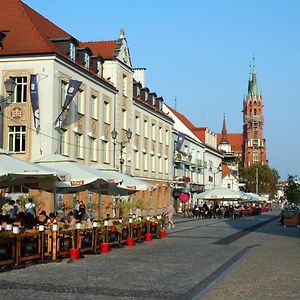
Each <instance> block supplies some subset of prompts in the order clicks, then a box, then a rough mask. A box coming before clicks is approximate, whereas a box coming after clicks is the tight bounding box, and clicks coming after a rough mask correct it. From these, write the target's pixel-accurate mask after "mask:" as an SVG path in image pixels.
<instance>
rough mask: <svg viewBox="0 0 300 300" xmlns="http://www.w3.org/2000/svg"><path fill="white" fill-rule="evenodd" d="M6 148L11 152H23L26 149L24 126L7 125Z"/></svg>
mask: <svg viewBox="0 0 300 300" xmlns="http://www.w3.org/2000/svg"><path fill="white" fill-rule="evenodd" d="M8 143H9V145H8V148H9V151H12V152H25V150H26V126H9V127H8Z"/></svg>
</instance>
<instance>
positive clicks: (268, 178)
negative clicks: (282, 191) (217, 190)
mask: <svg viewBox="0 0 300 300" xmlns="http://www.w3.org/2000/svg"><path fill="white" fill-rule="evenodd" d="M240 178H241V180H242V181H243V182H244V183H245V186H244V188H243V189H244V191H245V192H251V193H257V192H258V193H259V194H269V195H270V197H271V198H274V196H275V194H276V192H277V184H278V180H279V175H278V171H277V170H275V169H271V168H270V167H269V166H267V165H260V164H255V165H252V166H250V167H249V168H242V167H241V168H240ZM257 189H258V191H257Z"/></svg>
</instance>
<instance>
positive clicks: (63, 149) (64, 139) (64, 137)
mask: <svg viewBox="0 0 300 300" xmlns="http://www.w3.org/2000/svg"><path fill="white" fill-rule="evenodd" d="M68 142H69V140H68V131H67V130H66V129H62V130H61V136H60V154H62V155H68V150H69V148H68V145H69V144H68Z"/></svg>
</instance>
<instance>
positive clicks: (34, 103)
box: [30, 74, 41, 130]
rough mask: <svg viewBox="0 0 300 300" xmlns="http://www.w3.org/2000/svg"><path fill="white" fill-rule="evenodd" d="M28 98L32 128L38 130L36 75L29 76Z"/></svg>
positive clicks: (38, 111)
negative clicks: (31, 113) (29, 98)
mask: <svg viewBox="0 0 300 300" xmlns="http://www.w3.org/2000/svg"><path fill="white" fill-rule="evenodd" d="M30 97H31V106H32V112H33V121H34V127H35V128H36V129H37V130H39V129H40V125H41V123H40V106H39V92H38V75H37V74H31V75H30Z"/></svg>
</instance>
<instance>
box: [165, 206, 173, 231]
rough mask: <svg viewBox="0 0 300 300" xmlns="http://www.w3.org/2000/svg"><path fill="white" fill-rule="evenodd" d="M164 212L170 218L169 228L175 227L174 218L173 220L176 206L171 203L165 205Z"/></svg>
mask: <svg viewBox="0 0 300 300" xmlns="http://www.w3.org/2000/svg"><path fill="white" fill-rule="evenodd" d="M164 214H165V215H166V216H167V218H168V224H169V228H174V227H175V225H174V223H173V220H172V218H173V214H174V207H173V205H172V204H171V203H170V204H169V205H167V206H166V207H165V211H164Z"/></svg>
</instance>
